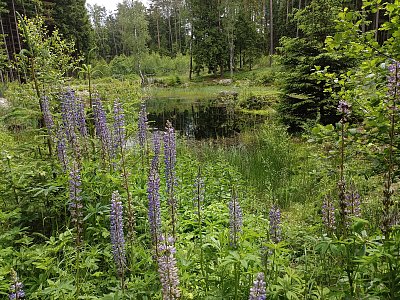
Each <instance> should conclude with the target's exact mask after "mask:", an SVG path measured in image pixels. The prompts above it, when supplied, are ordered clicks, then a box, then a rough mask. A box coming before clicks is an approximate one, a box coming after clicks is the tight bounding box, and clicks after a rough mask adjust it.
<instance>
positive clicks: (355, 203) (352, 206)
mask: <svg viewBox="0 0 400 300" xmlns="http://www.w3.org/2000/svg"><path fill="white" fill-rule="evenodd" d="M345 204H346V207H345V216H346V226H349V225H350V218H351V217H357V218H359V217H361V197H360V194H359V193H358V192H357V191H356V190H355V189H354V187H351V188H350V191H349V192H347V193H346V194H345Z"/></svg>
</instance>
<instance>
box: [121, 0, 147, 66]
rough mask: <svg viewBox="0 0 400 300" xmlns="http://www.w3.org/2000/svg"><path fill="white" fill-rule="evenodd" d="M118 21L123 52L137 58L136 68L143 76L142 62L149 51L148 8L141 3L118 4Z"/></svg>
mask: <svg viewBox="0 0 400 300" xmlns="http://www.w3.org/2000/svg"><path fill="white" fill-rule="evenodd" d="M116 21H117V24H118V26H119V30H120V33H121V42H122V51H123V53H124V54H125V55H132V56H133V57H134V58H135V60H136V62H137V65H136V68H137V70H138V71H139V74H141V60H142V58H143V55H144V54H146V53H147V51H148V49H147V41H148V39H149V33H148V22H147V20H146V8H145V6H144V5H143V4H142V3H141V2H139V1H131V0H124V2H122V3H120V4H118V11H117V15H116Z"/></svg>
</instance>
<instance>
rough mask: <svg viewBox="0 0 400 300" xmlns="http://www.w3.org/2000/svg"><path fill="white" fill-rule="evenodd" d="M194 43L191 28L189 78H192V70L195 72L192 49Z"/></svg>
mask: <svg viewBox="0 0 400 300" xmlns="http://www.w3.org/2000/svg"><path fill="white" fill-rule="evenodd" d="M192 44H193V28H192V29H191V33H190V42H189V51H190V64H189V80H192V72H193V51H192V46H193V45H192Z"/></svg>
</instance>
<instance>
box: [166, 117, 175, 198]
mask: <svg viewBox="0 0 400 300" xmlns="http://www.w3.org/2000/svg"><path fill="white" fill-rule="evenodd" d="M165 129H166V132H165V133H164V156H165V158H164V159H165V177H166V181H167V190H168V191H172V190H173V186H174V185H175V184H176V182H175V180H176V179H175V163H176V142H175V130H174V128H173V127H172V124H171V122H170V121H167V126H166V128H165Z"/></svg>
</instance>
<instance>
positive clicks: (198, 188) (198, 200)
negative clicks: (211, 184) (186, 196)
mask: <svg viewBox="0 0 400 300" xmlns="http://www.w3.org/2000/svg"><path fill="white" fill-rule="evenodd" d="M194 188H195V198H194V202H195V203H194V204H195V205H196V206H197V213H200V210H201V206H202V204H203V203H204V192H205V190H204V179H203V178H202V177H201V176H200V172H199V174H198V175H197V177H196V180H195V182H194Z"/></svg>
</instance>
